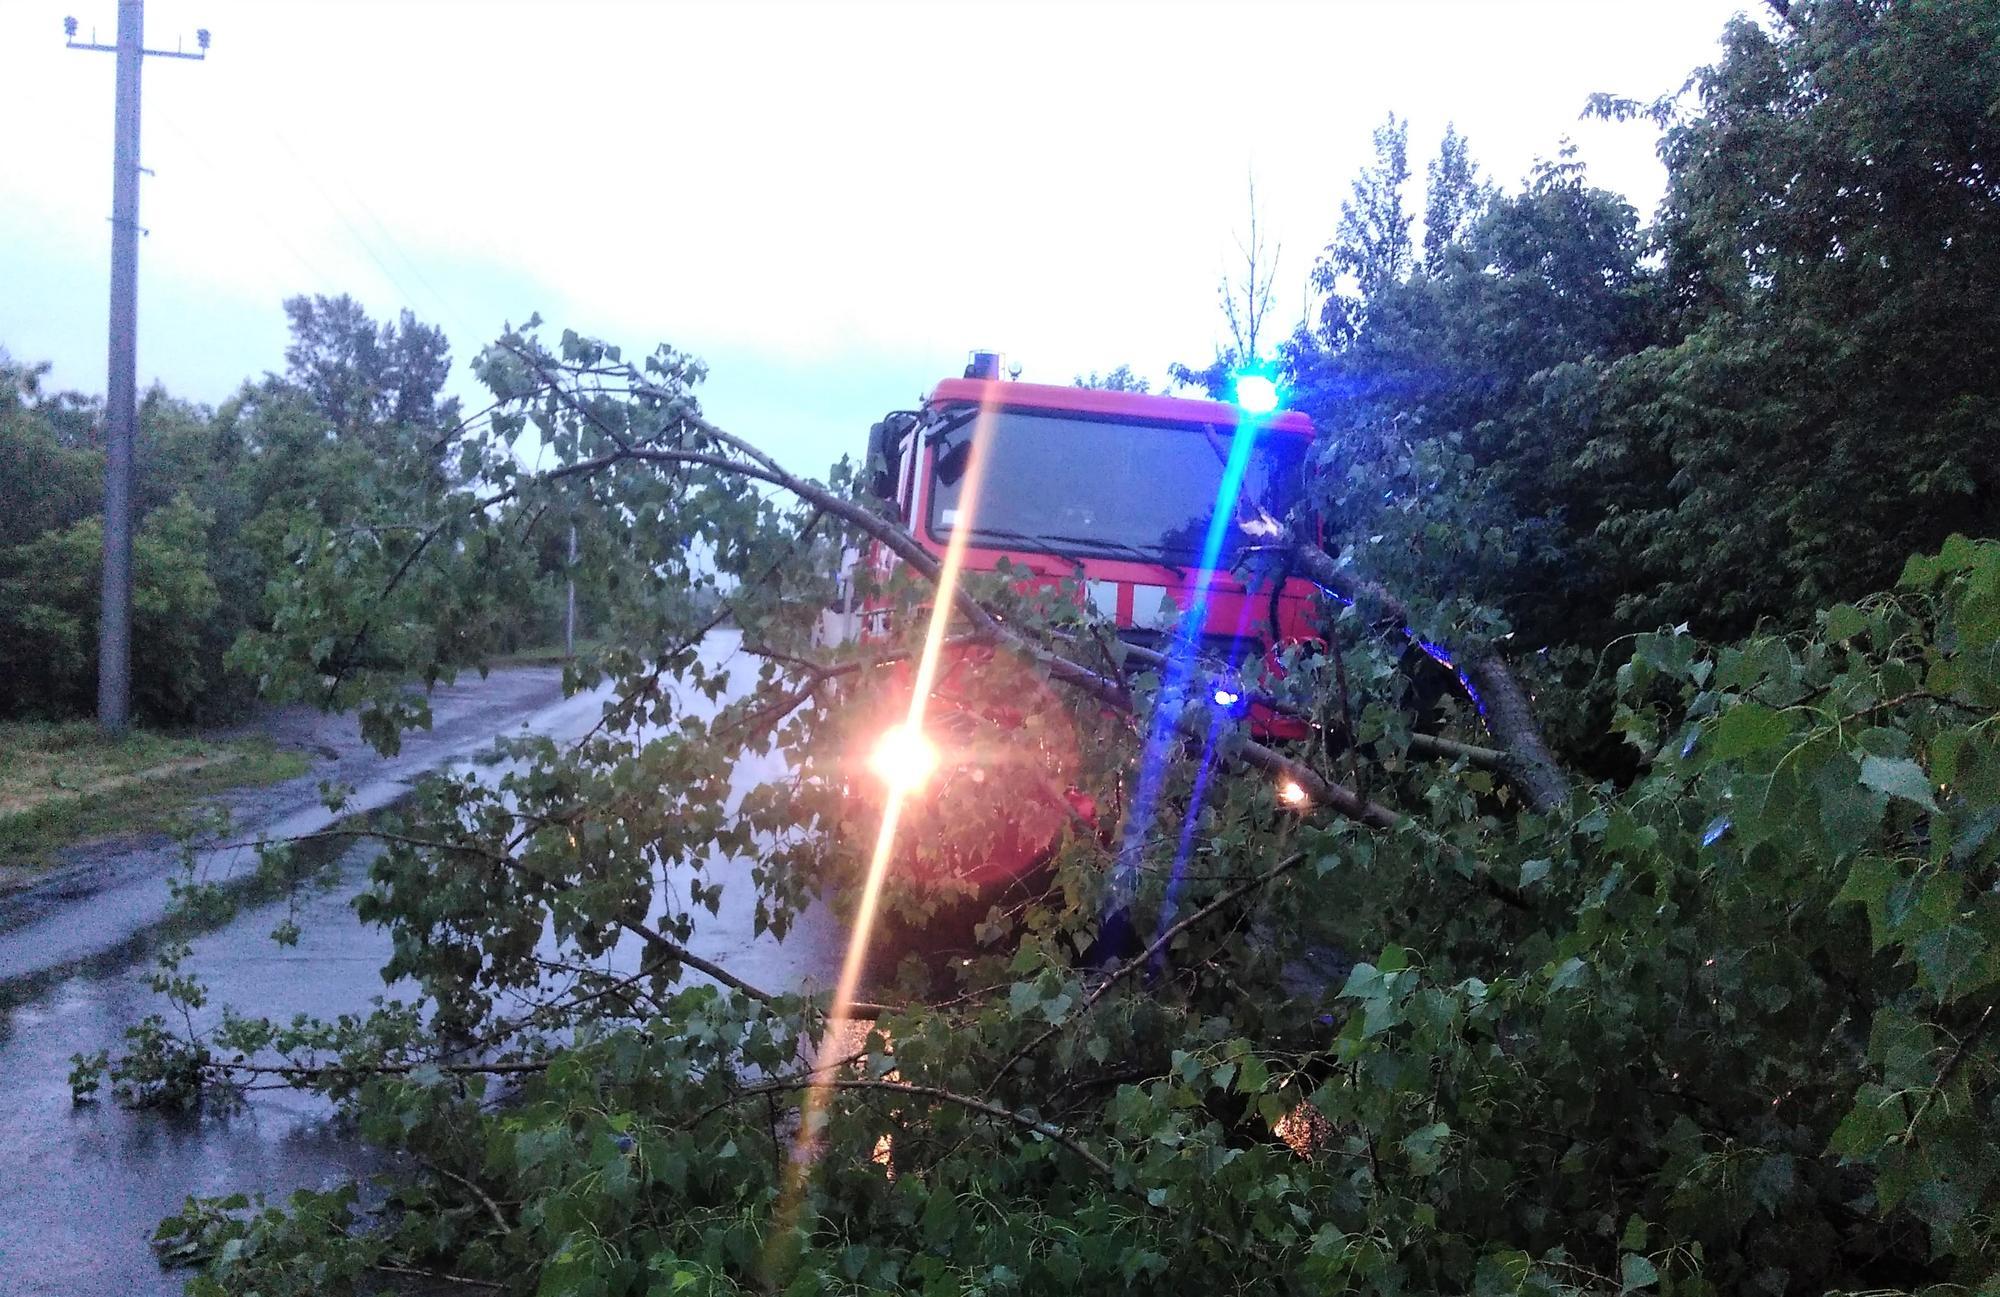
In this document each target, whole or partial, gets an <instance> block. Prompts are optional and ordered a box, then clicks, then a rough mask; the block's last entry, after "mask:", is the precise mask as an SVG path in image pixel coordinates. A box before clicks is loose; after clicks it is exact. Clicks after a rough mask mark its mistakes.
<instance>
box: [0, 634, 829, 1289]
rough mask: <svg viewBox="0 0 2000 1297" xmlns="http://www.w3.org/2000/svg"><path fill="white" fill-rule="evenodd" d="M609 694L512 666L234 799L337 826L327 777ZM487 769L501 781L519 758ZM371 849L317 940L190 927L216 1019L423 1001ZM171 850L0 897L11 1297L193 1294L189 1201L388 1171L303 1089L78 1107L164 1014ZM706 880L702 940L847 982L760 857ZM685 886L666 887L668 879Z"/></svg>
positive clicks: (456, 754)
mask: <svg viewBox="0 0 2000 1297" xmlns="http://www.w3.org/2000/svg"><path fill="white" fill-rule="evenodd" d="M735 645H736V641H735V639H734V638H733V637H732V636H730V635H728V634H726V633H719V634H718V635H716V636H714V637H712V639H711V641H710V643H709V645H708V646H707V654H706V655H707V656H708V657H709V658H710V659H711V660H712V661H715V660H721V659H724V658H727V657H729V656H730V655H731V654H732V653H733V651H734V649H735ZM602 701H603V698H602V695H601V694H585V695H580V696H578V697H576V698H571V699H562V698H561V697H560V688H559V677H558V673H557V672H555V671H553V670H537V671H518V672H507V673H499V672H496V673H495V675H494V676H493V677H492V678H490V679H489V680H488V681H487V682H485V683H484V684H483V685H482V684H480V683H478V682H470V683H461V684H460V685H459V686H456V687H454V688H453V689H452V690H451V691H450V692H449V694H448V695H442V694H441V695H440V696H439V697H437V698H436V699H434V707H435V708H436V712H437V725H436V729H435V730H434V731H433V732H432V733H431V734H429V735H421V736H416V737H415V738H413V739H412V740H410V741H408V742H406V745H405V747H404V751H403V753H402V754H401V755H399V756H398V757H397V758H394V759H392V760H390V761H388V762H375V761H371V760H370V759H369V756H368V755H367V754H366V753H365V752H364V751H363V750H362V749H361V747H360V745H359V744H358V742H357V741H356V740H355V739H354V730H353V723H352V721H351V720H349V721H345V722H343V723H341V725H340V727H339V729H338V732H337V733H335V732H333V731H326V732H320V731H319V730H315V731H314V733H313V741H314V742H321V741H324V742H326V743H328V744H329V745H331V746H332V747H333V748H334V751H335V752H336V753H337V754H338V755H336V756H334V757H332V758H331V759H330V760H329V761H327V762H323V763H322V767H321V769H319V770H316V771H315V772H314V773H313V774H312V775H310V776H308V777H307V778H306V779H304V780H301V781H293V784H291V785H281V786H279V787H277V788H273V789H265V790H255V791H253V792H250V793H246V794H240V795H239V797H238V800H237V804H236V806H235V808H234V810H235V813H236V815H237V819H238V823H239V826H240V827H241V828H242V829H243V830H244V831H243V832H242V833H240V834H239V836H240V837H243V838H247V837H250V836H254V834H255V833H263V834H266V835H273V836H276V835H284V834H296V833H302V832H311V831H314V830H315V829H318V828H322V827H324V826H325V825H326V824H327V823H328V822H329V821H330V819H331V817H330V816H328V815H327V814H326V812H325V811H324V810H323V809H321V808H320V807H319V806H318V805H317V796H316V792H315V791H314V789H315V785H316V782H317V780H318V779H321V778H326V777H329V774H331V775H333V776H336V777H339V778H343V779H346V780H348V781H350V782H353V783H355V784H356V785H357V787H358V789H359V795H358V796H357V798H356V799H355V800H356V802H357V803H359V809H368V808H372V807H379V806H383V805H387V804H388V803H390V802H393V801H394V800H395V799H396V798H397V797H399V796H401V795H402V794H403V793H404V792H406V791H407V789H408V787H409V785H410V783H411V782H412V781H414V780H415V779H416V778H418V777H419V776H420V775H421V774H422V773H424V772H425V771H427V770H430V769H435V768H438V767H439V766H442V765H447V764H450V763H453V762H456V761H462V760H463V759H464V758H466V757H468V756H469V755H471V754H472V753H473V752H475V751H477V750H478V749H480V748H483V747H484V746H486V744H487V743H488V742H490V740H491V739H492V738H493V737H494V736H495V735H496V734H500V733H504V732H519V731H520V730H522V729H526V730H529V731H532V732H536V733H543V734H548V735H551V736H552V737H556V738H558V739H560V738H564V737H575V736H577V735H580V734H582V733H583V732H584V731H586V730H587V729H589V728H590V726H591V725H593V724H594V723H595V722H596V721H597V719H598V717H599V715H600V711H601V707H602ZM690 705H693V704H690ZM701 706H702V708H703V710H708V709H709V708H708V705H707V704H701ZM282 723H292V724H300V725H306V726H311V725H313V724H314V722H312V721H310V720H306V719H304V718H298V717H294V718H292V720H291V721H288V722H282ZM322 728H323V726H322ZM475 769H478V770H479V773H480V775H481V777H482V778H498V777H499V776H500V774H501V773H503V772H504V770H505V767H504V766H499V767H488V768H483V769H482V768H478V767H475ZM780 769H781V766H780V765H779V764H778V763H777V762H776V759H775V758H772V759H769V760H767V761H766V762H765V763H764V764H763V765H762V767H761V768H757V767H754V766H752V765H751V764H749V763H746V766H745V767H744V768H743V769H741V770H739V774H738V787H737V791H738V792H739V793H740V792H741V791H743V790H744V789H745V788H747V787H748V786H750V785H751V784H754V783H755V782H758V781H760V780H761V779H763V778H768V777H770V776H771V775H773V774H776V773H778V772H779V771H780ZM371 855H372V849H371V848H369V847H366V846H358V847H356V848H354V849H353V850H350V851H349V852H348V853H347V854H346V855H345V856H343V857H342V859H341V871H342V885H341V886H340V887H339V888H337V889H335V891H333V892H332V893H329V894H320V895H315V896H313V897H312V898H310V900H308V901H306V902H305V903H304V913H303V914H302V915H301V923H302V926H303V927H304V930H305V935H304V937H303V939H302V940H301V941H300V942H299V944H298V945H297V946H295V947H291V948H286V947H280V946H278V945H276V944H275V943H273V942H272V941H271V940H270V939H269V935H268V934H269V932H270V930H271V929H272V927H274V926H275V925H276V923H277V922H278V920H279V919H280V918H281V917H282V912H281V911H282V907H281V905H279V904H278V903H273V904H272V905H269V906H265V907H261V908H259V909H256V910H252V911H249V912H246V913H244V914H241V915H239V916H238V917H237V918H236V919H235V920H234V921H232V922H231V923H229V924H228V925H227V926H225V927H222V928H219V929H217V930H215V931H213V932H210V933H207V934H206V935H204V936H201V937H198V938H196V939H195V942H194V951H195V953H194V956H193V958H192V960H191V961H190V964H191V967H192V968H193V970H194V971H195V972H197V973H198V974H200V975H201V976H202V977H204V978H205V979H206V980H207V981H208V983H209V985H210V987H211V992H212V994H211V1000H210V1008H209V1009H208V1010H206V1011H205V1013H204V1016H205V1017H206V1018H207V1019H208V1020H209V1021H213V1020H215V1019H217V1018H219V1017H220V1010H221V1006H222V1005H225V1004H229V1005H234V1006H237V1007H239V1008H241V1009H243V1010H245V1011H247V1012H253V1013H262V1014H268V1015H271V1016H275V1017H281V1018H282V1017H288V1016H290V1015H291V1014H293V1013H308V1014H314V1015H319V1016H332V1015H334V1014H337V1013H341V1012H348V1011H352V1012H366V1010H367V1009H368V1007H369V1005H368V1001H369V999H370V998H371V997H373V996H378V995H385V994H386V995H389V996H391V997H394V996H396V995H398V994H400V995H402V996H403V997H405V998H408V997H409V996H410V995H411V994H412V991H411V988H409V987H407V986H403V987H385V986H384V985H383V983H382V980H381V977H380V974H379V969H380V967H381V965H382V963H383V962H384V960H385V959H386V957H387V954H388V940H387V937H386V935H385V934H383V933H382V932H380V931H378V930H375V929H370V928H364V927H362V926H361V925H360V924H359V923H358V922H357V921H356V920H355V918H354V915H353V912H352V910H351V908H350V906H349V900H350V898H351V897H352V896H353V894H354V892H355V891H357V890H358V889H359V888H360V887H361V886H362V884H363V883H364V882H365V879H366V874H367V866H368V861H369V859H370V858H371ZM175 860H176V857H175V854H174V851H173V849H172V848H171V846H170V845H166V846H163V845H160V844H151V845H141V846H139V847H137V848H127V849H124V850H98V851H94V852H89V853H83V854H81V855H80V856H79V857H78V859H77V860H76V861H75V862H74V863H73V864H72V865H70V866H69V867H68V868H65V869H64V870H62V871H61V872H60V873H59V874H57V875H55V876H53V877H52V878H51V879H49V880H48V881H47V882H46V883H45V884H44V885H43V886H41V887H39V888H36V889H30V890H27V891H22V892H16V893H14V894H12V895H9V896H7V897H4V898H0V1148H4V1150H5V1160H4V1175H0V1297H17V1295H18V1297H55V1295H57V1294H96V1293H105V1294H114V1293H115V1294H124V1293H136V1294H169V1293H178V1292H179V1291H180V1289H181V1283H182V1280H183V1278H184V1275H182V1274H180V1273H170V1272H166V1271H162V1270H161V1269H160V1267H159V1266H158V1264H157V1263H156V1261H155V1260H154V1258H153V1255H152V1252H151V1250H150V1248H149V1247H148V1244H147V1239H148V1237H149V1236H150V1234H151V1232H152V1230H153V1227H154V1225H155V1224H156V1223H157V1222H158V1221H159V1219H160V1218H161V1217H162V1216H164V1215H166V1214H168V1213H170V1212H172V1211H174V1210H176V1209H177V1208H178V1207H179V1206H180V1204H181V1202H182V1200H183V1199H184V1197H185V1196H186V1195H188V1194H197V1195H212V1194H226V1193H237V1192H242V1193H252V1194H254V1193H258V1192H264V1193H268V1194H270V1195H271V1196H272V1198H273V1200H274V1201H281V1200H282V1199H283V1197H284V1196H285V1195H286V1194H289V1193H290V1192H291V1191H292V1190H294V1189H297V1188H300V1187H312V1188H326V1187H331V1186H332V1185H334V1184H337V1183H339V1182H340V1181H342V1180H344V1179H346V1178H348V1177H349V1176H351V1175H353V1174H356V1173H361V1172H365V1171H367V1170H368V1169H369V1168H370V1167H371V1166H373V1165H375V1163H374V1161H373V1160H372V1158H373V1155H371V1154H370V1153H369V1152H368V1151H367V1150H365V1149H363V1148H361V1147H360V1146H358V1145H357V1144H355V1143H354V1142H353V1141H352V1140H351V1139H349V1138H348V1137H347V1136H346V1135H345V1134H343V1132H342V1131H341V1130H340V1129H339V1128H338V1127H337V1125H335V1124H334V1123H332V1122H331V1121H330V1117H331V1113H330V1110H329V1109H328V1107H327V1106H326V1105H325V1104H323V1103H322V1102H320V1101H319V1100H317V1099H316V1098H313V1097H312V1096H308V1095H302V1094H297V1093H293V1092H290V1091H284V1090H277V1091H266V1092H260V1093H256V1094H253V1095H252V1096H251V1098H250V1102H249V1104H248V1105H247V1107H246V1108H245V1109H243V1110H242V1111H240V1112H237V1113H234V1114H231V1115H227V1116H215V1115H205V1116H198V1117H178V1116H163V1115H161V1114H157V1113H142V1112H127V1111H123V1110H121V1109H119V1108H118V1107H117V1106H116V1105H115V1104H113V1103H111V1102H109V1101H105V1102H101V1103H96V1104H88V1105H84V1106H81V1107H75V1106H72V1104H71V1102H70V1097H69V1089H68V1084H67V1079H66V1078H67V1074H68V1071H69V1066H70V1064H69V1059H70V1056H71V1055H72V1054H75V1053H89V1052H91V1051H94V1050H98V1049H110V1050H113V1051H114V1052H115V1051H116V1050H117V1048H118V1047H119V1045H120V1043H121V1040H122V1035H123V1032H124V1029H125V1028H126V1027H128V1026H130V1025H132V1024H133V1023H136V1022H138V1021H139V1020H141V1019H142V1018H144V1017H145V1016H146V1015H147V1014H149V1013H152V1012H156V1011H158V1010H159V1009H160V1007H161V1002H160V1001H159V1000H158V998H157V997H156V996H155V995H154V994H153V992H152V991H151V990H150V989H149V987H148V986H147V984H146V983H147V977H148V975H149V974H150V972H151V971H152V967H153V963H152V956H153V954H154V952H155V950H156V948H157V942H158V941H159V940H160V934H159V932H158V924H159V921H160V918H161V916H162V914H163V913H164V910H165V905H166V881H165V880H166V877H167V875H168V874H169V873H170V872H171V870H172V869H173V867H174V863H175ZM246 860H247V852H240V853H237V854H235V855H228V854H218V856H217V857H216V859H215V860H214V861H213V862H212V866H213V868H215V869H216V870H218V871H226V870H228V869H232V868H241V867H243V866H244V863H245V861H246ZM706 878H707V879H709V880H716V879H720V880H722V881H724V882H726V883H733V884H735V885H732V886H725V888H724V891H723V904H722V909H721V912H720V914H718V915H717V916H716V917H714V918H713V919H710V918H707V917H706V916H704V917H703V920H702V924H701V927H700V928H699V930H698V931H697V934H696V938H695V941H694V942H693V945H694V947H695V949H696V950H698V951H699V952H700V953H701V954H703V955H706V956H708V957H709V958H711V959H714V960H716V961H717V962H718V963H721V964H723V965H724V966H725V967H728V968H730V969H731V970H732V971H734V972H736V973H737V974H738V975H740V976H743V977H745V978H746V979H747V980H749V981H751V982H753V983H755V984H758V985H762V986H766V987H769V988H772V989H788V988H794V987H799V986H803V985H819V986H824V985H826V984H828V983H830V982H831V981H832V980H833V977H834V976H835V974H836V973H837V971H838V965H839V958H840V953H841V946H842V943H843V942H844V940H845V933H844V931H843V929H842V927H841V925H840V923H839V922H838V921H837V920H836V919H835V918H834V916H833V915H831V914H830V913H828V912H826V911H823V910H816V911H813V912H810V913H808V914H807V915H805V916H804V917H803V919H802V921H801V922H800V924H799V925H798V926H797V927H796V928H795V930H794V932H793V934H792V935H791V936H790V937H789V938H788V939H787V940H786V941H785V942H784V943H783V944H782V946H781V945H779V944H778V943H776V942H773V941H772V940H771V939H770V938H768V937H764V938H758V937H757V936H755V934H754V932H753V930H752V916H753V898H752V896H751V895H750V888H749V885H748V878H747V865H745V864H744V863H743V862H736V861H723V860H711V861H710V863H709V868H708V871H707V873H706ZM678 883H679V880H677V879H673V878H669V879H667V880H666V886H667V887H669V888H675V887H677V886H678ZM637 953H638V952H637V951H636V949H632V948H625V949H621V950H618V951H614V952H612V954H611V955H610V956H608V957H607V960H606V962H607V964H608V965H611V966H616V967H631V966H633V965H634V964H635V963H636V958H637Z"/></svg>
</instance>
